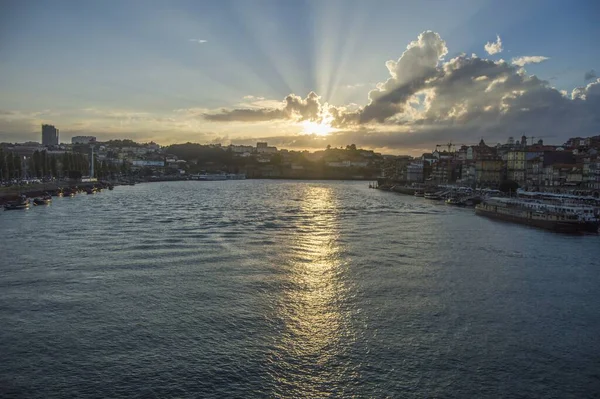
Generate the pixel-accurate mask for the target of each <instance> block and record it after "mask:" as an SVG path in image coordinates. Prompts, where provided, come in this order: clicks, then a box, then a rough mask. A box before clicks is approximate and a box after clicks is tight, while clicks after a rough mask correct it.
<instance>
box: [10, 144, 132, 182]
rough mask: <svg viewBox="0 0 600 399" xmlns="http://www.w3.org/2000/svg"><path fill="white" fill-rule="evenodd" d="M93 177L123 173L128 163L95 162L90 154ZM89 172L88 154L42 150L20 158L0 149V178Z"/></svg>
mask: <svg viewBox="0 0 600 399" xmlns="http://www.w3.org/2000/svg"><path fill="white" fill-rule="evenodd" d="M94 165H95V167H94V177H96V178H99V179H105V178H112V177H116V176H117V175H126V174H128V173H129V172H130V165H129V164H128V163H126V162H124V163H123V164H121V165H117V164H113V163H108V162H104V161H102V162H99V161H98V159H97V157H94ZM89 172H90V159H89V155H87V154H82V153H76V152H74V153H72V152H65V153H63V154H59V155H54V154H53V155H50V154H48V153H47V152H46V151H35V152H34V153H33V154H32V155H31V156H30V157H29V158H24V157H22V156H19V155H17V154H15V153H13V152H11V151H5V150H3V149H2V148H0V180H3V181H5V180H12V179H20V178H23V177H27V178H38V179H44V178H65V177H70V178H79V177H81V176H88V175H89Z"/></svg>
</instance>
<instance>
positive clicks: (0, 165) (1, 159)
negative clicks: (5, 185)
mask: <svg viewBox="0 0 600 399" xmlns="http://www.w3.org/2000/svg"><path fill="white" fill-rule="evenodd" d="M7 155H8V154H5V153H4V151H2V149H1V148H0V181H2V180H8V165H7V164H6V156H7Z"/></svg>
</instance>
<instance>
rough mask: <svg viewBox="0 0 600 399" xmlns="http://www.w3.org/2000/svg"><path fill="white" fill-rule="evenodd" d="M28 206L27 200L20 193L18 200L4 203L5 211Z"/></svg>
mask: <svg viewBox="0 0 600 399" xmlns="http://www.w3.org/2000/svg"><path fill="white" fill-rule="evenodd" d="M28 208H29V200H28V199H27V197H25V196H24V195H21V197H19V199H18V200H16V201H12V202H9V203H8V204H5V205H4V210H5V211H13V210H17V209H28Z"/></svg>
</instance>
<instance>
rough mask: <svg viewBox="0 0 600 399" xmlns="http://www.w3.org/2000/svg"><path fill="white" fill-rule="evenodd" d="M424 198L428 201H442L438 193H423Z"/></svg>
mask: <svg viewBox="0 0 600 399" xmlns="http://www.w3.org/2000/svg"><path fill="white" fill-rule="evenodd" d="M424 197H425V198H426V199H430V200H443V199H444V198H443V197H442V196H441V195H440V194H438V193H425V195H424Z"/></svg>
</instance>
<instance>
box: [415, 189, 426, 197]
mask: <svg viewBox="0 0 600 399" xmlns="http://www.w3.org/2000/svg"><path fill="white" fill-rule="evenodd" d="M414 195H415V197H423V196H425V191H423V190H415V194H414Z"/></svg>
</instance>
